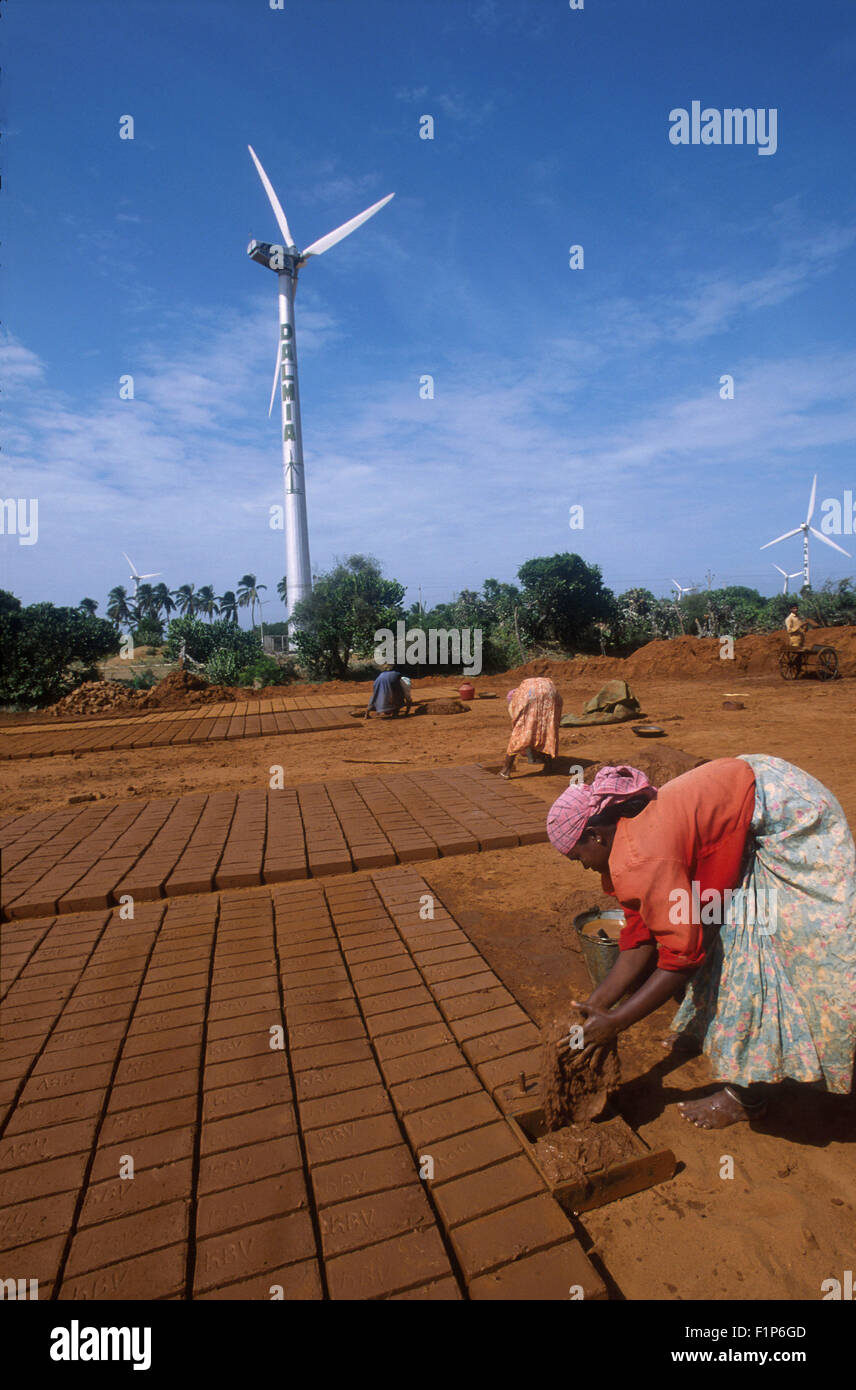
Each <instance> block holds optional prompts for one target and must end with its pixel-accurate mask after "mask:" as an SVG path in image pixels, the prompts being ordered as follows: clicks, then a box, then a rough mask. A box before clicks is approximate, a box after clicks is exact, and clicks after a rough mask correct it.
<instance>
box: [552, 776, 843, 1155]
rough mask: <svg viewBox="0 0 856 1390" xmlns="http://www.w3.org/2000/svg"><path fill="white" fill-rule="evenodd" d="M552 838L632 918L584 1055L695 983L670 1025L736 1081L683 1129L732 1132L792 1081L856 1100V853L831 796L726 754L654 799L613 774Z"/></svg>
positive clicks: (801, 779)
mask: <svg viewBox="0 0 856 1390" xmlns="http://www.w3.org/2000/svg"><path fill="white" fill-rule="evenodd" d="M547 834H548V836H549V837H550V840H551V842H552V843H553V845H554V846H555V848H556V849H557V850H559V852H560V853H561V854H564V855H565V856H566V858H568V859H576V860H577V861H578V862H579V863H580V864H582V865H583V867H584V868H587V869H595V870H597V871H598V872H599V873H600V874H601V875H602V882H603V887H604V890H605V891H606V892H607V893H610V894H612V895H613V896H614V897H616V898H617V899H618V901H619V903H620V904H621V906H622V907H623V909H624V914H625V919H626V926H625V927H624V928H623V930H622V932H621V936H620V938H619V947H620V954H619V957H618V960H617V961H616V963H615V965H614V966H613V967H612V969H611V971H610V972H609V974H608V975H607V977H606V979H605V980H604V981H603V982H602V983H601V984H600V985H598V986H597V988H596V989H595V990H594V991H593V992H592V994H590V995H589V997H588V999H587V1000H586V1001H585V1003H584V1004H581V1005H580V1007H581V1008H582V1010H583V1012H584V1014H585V1015H586V1022H585V1025H584V1033H583V1038H584V1044H585V1045H587V1044H589V1043H603V1042H606V1041H608V1040H609V1039H610V1038H612V1037H614V1036H615V1035H616V1034H618V1033H620V1032H622V1031H623V1030H624V1029H625V1028H629V1027H630V1026H631V1024H633V1023H637V1022H638V1020H639V1019H640V1018H646V1017H647V1015H648V1014H650V1013H653V1011H654V1010H655V1009H656V1008H658V1007H659V1006H660V1005H661V1004H662V1003H663V1002H664V1001H665V1000H666V999H669V998H670V997H671V996H672V995H674V994H676V993H678V991H679V990H680V987H681V986H682V985H685V986H686V992H685V995H684V999H683V1002H682V1003H681V1005H680V1008H679V1009H678V1012H677V1015H676V1017H675V1019H674V1022H673V1023H672V1028H673V1030H674V1031H675V1032H676V1033H678V1034H679V1035H681V1037H680V1040H681V1041H682V1043H683V1045H684V1046H693V1045H695V1047H696V1048H698V1047H701V1048H702V1050H703V1051H704V1052H705V1053H706V1055H707V1056H708V1058H709V1060H710V1062H711V1065H712V1069H713V1075H714V1078H715V1079H716V1080H718V1081H722V1082H725V1083H727V1084H726V1085H725V1086H724V1088H723V1089H720V1090H717V1091H716V1092H715V1093H714V1094H712V1095H709V1096H706V1097H704V1098H703V1099H701V1100H697V1101H691V1102H684V1103H682V1104H681V1106H680V1109H681V1111H682V1113H683V1115H684V1118H685V1119H687V1120H690V1121H691V1122H692V1123H693V1124H695V1125H698V1126H699V1127H700V1128H702V1129H721V1128H724V1127H725V1126H726V1125H730V1124H734V1123H735V1122H736V1121H738V1120H746V1119H750V1118H752V1117H754V1116H756V1115H760V1114H762V1113H763V1110H764V1107H765V1104H766V1099H767V1095H768V1086H769V1083H771V1082H779V1081H783V1080H784V1079H785V1078H786V1077H790V1078H791V1079H792V1080H794V1081H801V1082H814V1083H820V1085H821V1087H823V1088H825V1089H826V1090H828V1091H833V1092H837V1093H838V1094H842V1095H844V1094H848V1093H849V1092H850V1090H851V1085H852V1081H853V1058H854V1050H856V902H855V901H854V871H856V847H854V844H853V837H852V835H851V834H850V830H849V829H848V826H847V821H846V820H845V818H844V813H843V811H842V810H841V807H840V806H839V804H838V802H837V801H836V799H835V797H834V796H833V795H832V793H831V792H829V791H827V789H826V787H824V786H823V785H822V784H821V783H820V782H817V781H815V779H814V778H813V777H809V776H808V774H807V773H805V772H802V771H800V769H799V768H798V767H793V766H792V765H791V764H790V763H786V762H783V761H782V760H781V759H780V758H772V757H766V756H763V755H756V754H741V756H740V757H738V758H717V759H715V760H714V761H713V762H709V763H705V764H704V765H703V766H702V767H698V768H694V769H693V770H692V771H691V772H685V773H684V774H683V776H681V777H676V778H675V780H674V781H672V782H667V783H666V785H665V786H663V787H661V788H660V790H659V791H656V790H655V788H654V787H652V786H651V784H650V783H649V781H648V779H647V778H646V777H645V775H644V773H642V772H639V771H637V769H635V768H632V767H606V768H602V769H601V771H600V772H598V774H597V776H596V777H595V779H594V781H593V782H592V783H591V785H590V786H573V787H569V788H568V790H567V791H566V792H564V793H563V795H562V796H560V797H559V799H558V801H556V802H555V803H554V805H553V806H552V807H551V809H550V812H549V815H548V817H547ZM727 889H733V890H736V891H734V892H733V894H727V893H726V890H727ZM676 890H678V891H676ZM681 904H682V905H683V908H682V906H681ZM688 904H689V905H690V910H689V911H687V910H684V909H686V907H687V905H688ZM717 904H718V905H719V910H718V911H717V910H715V909H716V907H717ZM711 906H713V908H714V910H713V911H711ZM708 924H711V925H708ZM628 991H630V994H629V997H628V998H627V999H625V1000H624V1002H623V1003H620V1004H619V1003H618V1000H619V999H621V998H622V996H623V995H624V994H625V993H627V992H628ZM676 1041H678V1040H676Z"/></svg>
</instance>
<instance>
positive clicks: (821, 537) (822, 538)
mask: <svg viewBox="0 0 856 1390" xmlns="http://www.w3.org/2000/svg"><path fill="white" fill-rule="evenodd" d="M808 529H809V530H810V531H811V534H812V535H813V536H817V539H818V540H819V541H823V544H824V545H831V546H832V549H833V550H840V551H841V554H842V555H846V556H847V558H848V560H849V559H851V558H852V557H851V555H850V551H849V550H845V549H844V547H843V546H840V545H836V544H835V541H831V540H830V539H829V537H828V536H825V535H824V534H823V532H822V531H815V529H814V527H813V526H809V528H808Z"/></svg>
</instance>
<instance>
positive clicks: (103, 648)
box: [0, 591, 119, 705]
mask: <svg viewBox="0 0 856 1390" xmlns="http://www.w3.org/2000/svg"><path fill="white" fill-rule="evenodd" d="M0 648H2V651H3V663H2V672H0V701H3V702H4V703H12V704H24V705H44V704H50V703H51V702H53V701H54V700H58V699H59V698H60V696H61V695H64V694H65V693H66V692H67V691H68V690H70V689H72V688H73V686H75V685H77V684H79V683H80V681H82V680H87V679H91V678H92V677H94V676H95V675H96V674H97V672H96V668H95V662H97V661H99V660H101V659H102V658H103V657H105V656H109V655H111V654H113V653H114V652H116V651H118V649H119V640H118V635H117V632H116V628H115V627H114V626H113V624H112V623H109V622H108V621H107V620H106V618H96V617H93V616H91V615H90V614H88V613H84V612H81V610H80V609H79V608H58V607H56V606H55V605H54V604H52V603H33V604H31V605H30V606H29V607H28V608H22V606H21V603H20V600H19V599H17V598H15V596H14V594H10V593H7V592H6V591H0Z"/></svg>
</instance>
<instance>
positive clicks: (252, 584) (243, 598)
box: [238, 574, 267, 627]
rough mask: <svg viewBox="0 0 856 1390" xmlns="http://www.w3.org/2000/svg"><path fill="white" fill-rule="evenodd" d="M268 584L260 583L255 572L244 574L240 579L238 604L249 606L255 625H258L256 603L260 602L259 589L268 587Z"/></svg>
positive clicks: (244, 606) (251, 618)
mask: <svg viewBox="0 0 856 1390" xmlns="http://www.w3.org/2000/svg"><path fill="white" fill-rule="evenodd" d="M266 588H267V584H258V583H257V582H256V576H255V575H254V574H243V575H241V578H240V579H239V580H238V605H239V607H241V608H249V610H250V621H251V622H252V625H253V627H255V625H256V604H257V603H258V602H259V591H260V590H261V589H266Z"/></svg>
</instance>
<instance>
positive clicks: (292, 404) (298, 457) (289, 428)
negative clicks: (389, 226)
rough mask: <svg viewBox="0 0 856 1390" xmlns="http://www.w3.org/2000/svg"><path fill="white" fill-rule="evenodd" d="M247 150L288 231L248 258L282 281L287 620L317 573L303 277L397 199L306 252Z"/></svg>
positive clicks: (252, 247) (278, 372)
mask: <svg viewBox="0 0 856 1390" xmlns="http://www.w3.org/2000/svg"><path fill="white" fill-rule="evenodd" d="M247 148H248V149H249V151H250V155H251V156H252V160H253V163H254V164H255V166H256V169H257V170H258V175H259V178H260V179H261V181H262V186H263V188H264V190H265V193H266V194H267V196H268V201H269V202H270V205H271V207H272V208H273V215H274V217H275V218H276V223H277V226H278V227H279V230H280V232H281V233H282V238H283V243H284V244H283V245H281V246H277V245H271V244H270V243H269V242H266V241H251V242H250V244H249V246H248V247H247V255H248V256H250V257H251V259H252V260H254V261H258V263H259V265H264V266H267V268H268V269H269V270H274V271H276V274H277V277H278V283H279V346H278V348H277V356H276V369H275V371H274V378H273V390H272V391H271V397H270V406H269V408H268V415H270V413H271V411H272V410H273V399H274V396H275V395H276V388H277V382H279V383H280V397H281V405H282V466H283V474H284V485H285V572H286V579H287V581H288V590H287V594H288V598H287V603H286V618H287V619H288V620H289V621H290V619H291V614H292V613H293V611H294V608H295V606H296V605H297V604H298V603H300V601H301V599H305V598H307V597H308V595H309V594H310V593H311V591H312V571H311V569H310V566H309V523H308V520H307V516H306V491H305V488H304V474H303V436H302V433H301V428H300V393H299V390H298V384H297V342H296V339H295V336H294V296H295V294H296V293H297V276H298V272H299V271H300V270H301V269H302V268H303V266H304V265H305V264H306V262H307V261H308V260H309V257H310V256H321V255H323V253H324V252H325V251H329V250H330V247H331V246H335V245H336V243H337V242H339V241H342V240H343V238H344V237H346V236H350V234H351V232H355V231H356V229H357V227H360V226H362V224H363V223H364V222H367V221H368V219H369V218H370V217H373V216H374V214H375V213H376V212H380V209H381V208H382V207H384V206H385V205H386V204H387V203H388V202H389V200H390V198H394V197H395V194H394V193H389V194H388V195H387V197H386V198H381V200H380V202H379V203H374V204H373V205H372V206H371V207H370V208H366V210H365V212H361V213H360V214H359V215H358V216H357V217H352V218H351V220H350V222H345V223H343V224H342V226H341V227H337V228H336V230H335V231H334V232H328V233H327V235H326V236H323V237H321V238H320V240H318V241H313V242H312V244H311V246H307V247H306V249H305V250H303V251H300V250H298V248H297V246H296V245H295V242H294V238H293V237H292V235H291V231H290V229H289V226H288V222H287V220H286V216H285V213H284V212H283V210H282V207H281V206H280V202H279V199H278V198H277V196H276V193H275V192H274V189H273V185H272V183H271V181H270V179H269V178H268V176H267V174H266V173H265V171H264V169H263V168H262V166H261V164H260V163H259V160H258V157H257V155H256V152H255V150H254V149H253V147H252V145H248V146H247Z"/></svg>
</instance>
